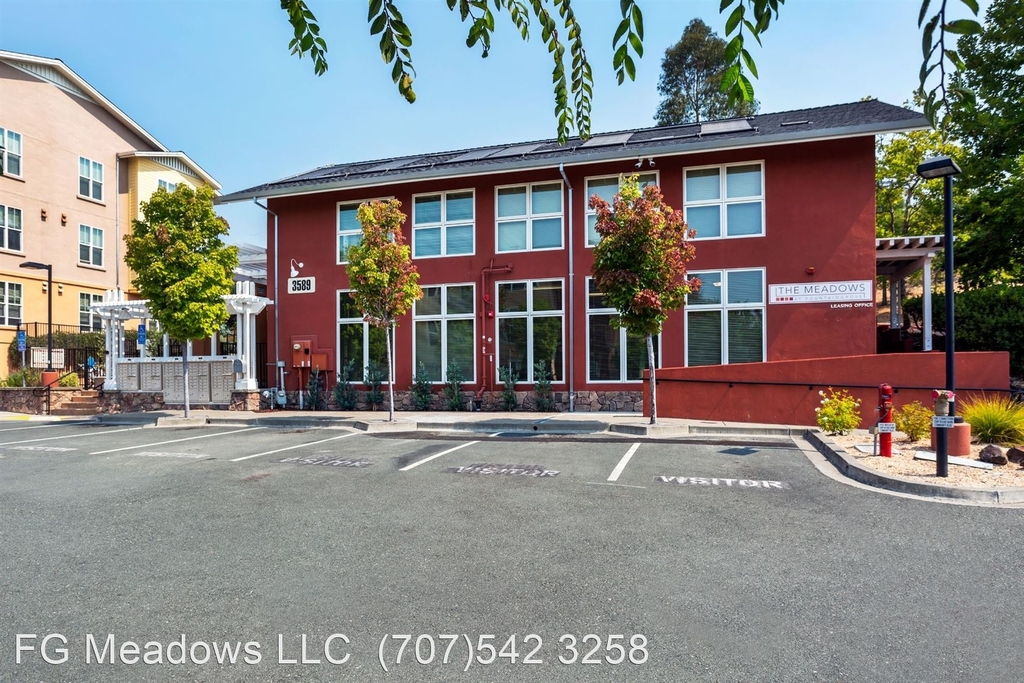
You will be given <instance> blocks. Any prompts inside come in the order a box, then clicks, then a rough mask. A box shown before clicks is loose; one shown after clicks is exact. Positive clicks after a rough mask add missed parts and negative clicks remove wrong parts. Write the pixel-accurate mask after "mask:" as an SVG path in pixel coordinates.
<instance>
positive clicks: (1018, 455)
mask: <svg viewBox="0 0 1024 683" xmlns="http://www.w3.org/2000/svg"><path fill="white" fill-rule="evenodd" d="M1006 459H1007V460H1009V461H1010V462H1015V463H1017V464H1018V465H1021V466H1024V449H1020V448H1011V449H1010V450H1008V451H1006Z"/></svg>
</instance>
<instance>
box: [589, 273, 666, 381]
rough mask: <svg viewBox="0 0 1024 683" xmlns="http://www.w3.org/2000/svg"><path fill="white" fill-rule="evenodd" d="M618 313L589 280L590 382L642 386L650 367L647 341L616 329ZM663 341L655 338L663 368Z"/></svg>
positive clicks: (656, 355)
mask: <svg viewBox="0 0 1024 683" xmlns="http://www.w3.org/2000/svg"><path fill="white" fill-rule="evenodd" d="M618 317H619V315H618V313H617V312H616V311H615V309H614V308H612V307H611V306H609V305H608V304H607V303H606V302H605V300H604V294H602V293H601V292H599V291H598V290H597V285H596V283H595V281H594V279H593V278H587V359H588V363H587V365H588V368H589V374H588V376H587V379H588V381H590V382H639V381H641V380H643V377H644V370H646V369H648V367H649V366H648V364H647V339H646V338H644V337H641V336H637V335H635V334H629V333H628V332H626V330H625V329H619V328H616V327H613V326H612V322H613V321H615V320H617V319H618ZM660 346H661V337H660V335H655V336H654V362H655V367H661V362H660V358H661V348H660Z"/></svg>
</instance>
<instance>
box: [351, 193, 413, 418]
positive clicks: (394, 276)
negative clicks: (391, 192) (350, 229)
mask: <svg viewBox="0 0 1024 683" xmlns="http://www.w3.org/2000/svg"><path fill="white" fill-rule="evenodd" d="M401 206H402V205H401V203H400V202H399V201H398V200H397V199H389V200H387V201H372V202H367V203H365V204H361V205H360V206H359V210H358V211H357V212H356V218H358V219H359V222H360V223H361V224H362V226H363V239H362V241H361V242H360V243H359V244H356V245H353V246H351V247H349V250H348V255H347V258H348V266H346V270H347V272H348V277H349V285H350V287H351V288H352V291H351V293H350V294H349V295H350V296H351V297H352V299H353V300H354V301H355V302H356V306H358V307H359V310H360V311H362V312H363V319H364V320H365V321H366V322H368V323H370V324H371V325H373V326H374V327H382V328H384V333H385V340H386V346H387V363H388V420H389V421H391V420H394V419H395V375H394V365H395V364H394V360H393V359H392V349H394V334H395V323H396V321H397V320H398V319H399V318H400V317H402V316H403V315H405V314H406V313H408V312H409V309H410V308H412V304H413V302H414V301H416V300H417V299H420V298H422V297H423V290H422V289H420V286H419V284H418V283H419V279H420V274H419V272H417V270H416V266H414V265H413V264H412V259H411V258H410V254H409V245H408V244H406V243H405V238H404V237H403V236H402V223H404V222H405V214H404V213H402V212H401V210H400V209H401Z"/></svg>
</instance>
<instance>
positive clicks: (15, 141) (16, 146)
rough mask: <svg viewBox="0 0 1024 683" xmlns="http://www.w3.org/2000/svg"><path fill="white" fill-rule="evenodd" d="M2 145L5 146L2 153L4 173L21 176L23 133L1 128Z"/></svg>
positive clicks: (0, 139)
mask: <svg viewBox="0 0 1024 683" xmlns="http://www.w3.org/2000/svg"><path fill="white" fill-rule="evenodd" d="M0 147H3V154H0V163H2V164H3V174H4V175H10V176H15V177H16V178H20V177H21V133H15V132H14V131H13V130H7V129H6V128H0Z"/></svg>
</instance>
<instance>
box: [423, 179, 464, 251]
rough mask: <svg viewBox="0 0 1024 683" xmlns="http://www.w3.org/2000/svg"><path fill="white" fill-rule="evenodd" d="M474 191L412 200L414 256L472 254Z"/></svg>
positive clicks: (427, 196) (445, 193)
mask: <svg viewBox="0 0 1024 683" xmlns="http://www.w3.org/2000/svg"><path fill="white" fill-rule="evenodd" d="M473 227H474V213H473V191H472V190H467V191H464V192H442V193H440V194H430V195H420V196H418V197H413V198H412V255H413V257H414V258H422V257H424V256H455V255H457V254H472V253H473Z"/></svg>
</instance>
